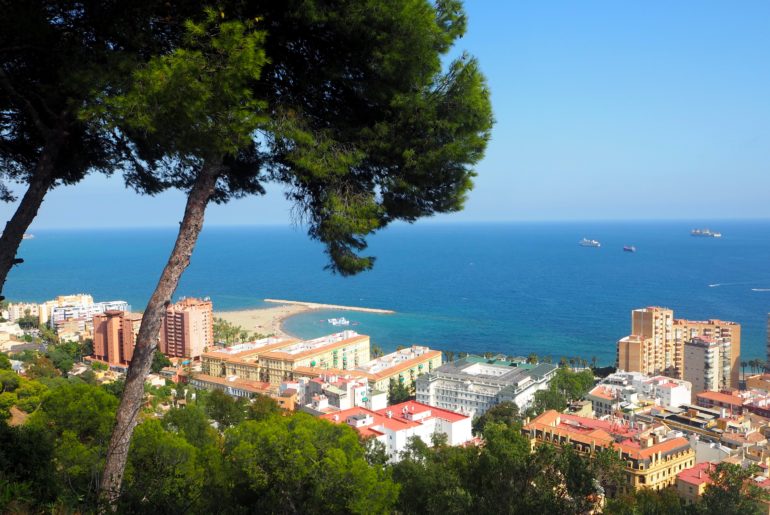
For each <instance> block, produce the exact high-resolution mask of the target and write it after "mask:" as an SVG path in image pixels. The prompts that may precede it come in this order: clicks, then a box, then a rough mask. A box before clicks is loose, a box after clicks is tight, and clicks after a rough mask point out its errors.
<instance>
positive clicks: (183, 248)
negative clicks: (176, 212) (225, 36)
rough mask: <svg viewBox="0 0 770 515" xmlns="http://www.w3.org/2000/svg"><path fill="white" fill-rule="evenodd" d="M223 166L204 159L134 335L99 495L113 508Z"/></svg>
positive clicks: (219, 162)
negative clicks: (166, 321) (155, 363)
mask: <svg viewBox="0 0 770 515" xmlns="http://www.w3.org/2000/svg"><path fill="white" fill-rule="evenodd" d="M220 171H221V160H220V161H216V162H213V161H206V162H205V163H204V164H203V167H202V168H201V171H200V172H199V174H198V177H197V178H196V179H195V183H194V185H193V188H192V190H190V193H189V195H188V197H187V205H186V207H185V211H184V218H183V219H182V223H181V224H180V227H179V234H178V235H177V238H176V244H175V245H174V250H173V251H172V252H171V255H170V256H169V258H168V263H166V267H165V268H164V269H163V273H162V274H161V276H160V280H159V281H158V285H157V286H156V287H155V291H154V292H153V293H152V296H151V297H150V301H149V302H148V303H147V308H146V309H145V311H144V314H143V315H142V323H141V325H140V327H139V333H138V334H137V336H136V348H135V349H134V354H133V358H132V359H131V365H130V366H129V368H128V374H127V376H126V384H125V387H124V389H123V395H122V397H121V399H120V405H119V406H118V411H117V413H116V417H115V418H116V421H115V428H114V429H113V431H112V438H111V439H110V445H109V447H108V449H107V458H106V462H105V464H104V472H103V475H102V479H101V486H100V489H101V500H102V502H103V503H107V504H108V505H109V506H111V507H112V508H113V509H114V508H115V503H116V501H117V500H118V498H119V497H120V489H121V483H122V481H123V472H124V470H125V467H126V460H127V459H128V450H129V446H130V444H131V435H132V434H133V432H134V427H136V424H137V416H138V415H139V410H140V409H141V407H142V400H143V398H144V380H145V378H146V377H147V374H148V373H149V371H150V366H151V365H152V357H153V354H154V352H155V349H156V348H157V347H158V333H159V332H160V326H161V322H162V320H163V316H164V314H165V311H166V306H168V305H169V303H170V302H171V297H172V295H173V294H174V291H175V290H176V287H177V285H178V284H179V279H180V278H181V277H182V273H183V272H184V271H185V269H186V268H187V265H189V264H190V256H191V255H192V251H193V249H194V248H195V243H196V241H197V240H198V235H199V234H200V232H201V229H202V227H203V215H204V213H205V211H206V205H207V204H208V202H209V199H210V198H211V195H212V194H213V193H214V187H215V186H216V182H217V178H218V177H219V174H220ZM104 508H106V506H102V507H101V509H102V511H103V510H104Z"/></svg>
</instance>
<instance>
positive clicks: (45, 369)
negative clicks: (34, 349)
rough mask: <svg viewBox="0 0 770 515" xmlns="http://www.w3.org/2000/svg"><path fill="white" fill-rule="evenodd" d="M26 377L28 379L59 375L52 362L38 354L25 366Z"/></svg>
mask: <svg viewBox="0 0 770 515" xmlns="http://www.w3.org/2000/svg"><path fill="white" fill-rule="evenodd" d="M26 374H27V377H29V378H30V379H43V378H54V377H59V376H61V373H60V372H59V370H58V369H57V368H56V367H55V366H54V364H53V362H52V361H51V360H50V359H48V358H47V357H45V356H38V357H36V358H35V360H34V361H33V362H32V363H31V364H29V365H28V366H27V369H26Z"/></svg>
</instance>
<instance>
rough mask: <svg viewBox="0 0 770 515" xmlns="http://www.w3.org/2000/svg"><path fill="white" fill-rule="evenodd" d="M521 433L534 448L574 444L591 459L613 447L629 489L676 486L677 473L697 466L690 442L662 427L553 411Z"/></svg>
mask: <svg viewBox="0 0 770 515" xmlns="http://www.w3.org/2000/svg"><path fill="white" fill-rule="evenodd" d="M522 433H523V434H524V435H525V436H527V437H528V438H529V439H530V442H531V444H532V446H533V448H534V446H535V445H538V444H552V445H558V446H562V445H572V446H573V447H574V448H575V450H577V451H578V452H581V453H584V454H588V455H589V456H590V455H593V453H594V452H595V451H596V450H597V449H609V448H612V449H613V450H614V451H616V452H618V454H619V455H620V457H621V459H622V460H623V461H625V462H626V476H627V478H628V480H627V485H629V487H630V489H636V488H651V489H655V490H660V489H662V488H666V487H668V486H671V485H673V484H674V482H675V479H676V474H677V473H679V472H681V471H682V470H684V469H685V468H687V467H691V466H692V465H694V464H695V452H694V451H693V450H692V449H690V444H689V441H688V440H687V439H686V438H684V437H683V436H681V433H677V432H675V431H670V430H669V429H668V427H666V426H665V425H663V424H660V425H655V426H652V427H642V426H641V424H640V425H637V426H635V427H632V426H631V425H629V423H627V422H626V421H624V420H622V419H614V420H598V419H594V418H586V417H579V416H576V415H570V414H566V413H559V412H558V411H554V410H550V411H546V412H544V413H542V414H541V415H539V416H538V417H536V418H535V419H534V420H532V421H531V422H529V423H528V424H526V425H525V426H524V427H523V428H522ZM623 489H624V490H625V489H626V488H623Z"/></svg>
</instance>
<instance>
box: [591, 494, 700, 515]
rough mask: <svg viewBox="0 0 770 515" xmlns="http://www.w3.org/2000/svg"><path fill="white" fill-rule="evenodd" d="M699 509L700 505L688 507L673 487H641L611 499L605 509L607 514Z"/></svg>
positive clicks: (681, 514)
mask: <svg viewBox="0 0 770 515" xmlns="http://www.w3.org/2000/svg"><path fill="white" fill-rule="evenodd" d="M698 511H699V510H698V506H691V507H690V509H688V508H687V507H686V506H685V505H684V503H683V502H682V500H681V499H679V496H678V495H677V493H676V490H674V489H673V488H665V489H663V490H650V489H648V488H641V489H639V490H637V491H636V492H634V493H631V494H627V495H623V496H620V497H618V498H616V499H609V500H608V501H607V506H606V507H605V509H604V513H606V514H607V515H685V514H688V513H689V514H693V515H694V514H696V513H698Z"/></svg>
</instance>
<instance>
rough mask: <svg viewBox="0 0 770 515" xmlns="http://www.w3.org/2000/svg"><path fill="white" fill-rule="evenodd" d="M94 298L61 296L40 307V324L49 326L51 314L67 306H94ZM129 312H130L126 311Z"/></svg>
mask: <svg viewBox="0 0 770 515" xmlns="http://www.w3.org/2000/svg"><path fill="white" fill-rule="evenodd" d="M93 304H94V298H93V297H92V296H91V295H88V294H86V293H76V294H74V295H59V296H58V297H56V298H55V299H53V300H48V301H45V302H43V303H42V304H40V305H39V306H38V317H39V321H40V324H41V325H42V324H47V323H49V321H50V318H51V313H52V311H53V309H54V308H58V307H65V306H82V307H87V306H93ZM125 311H129V310H125Z"/></svg>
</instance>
